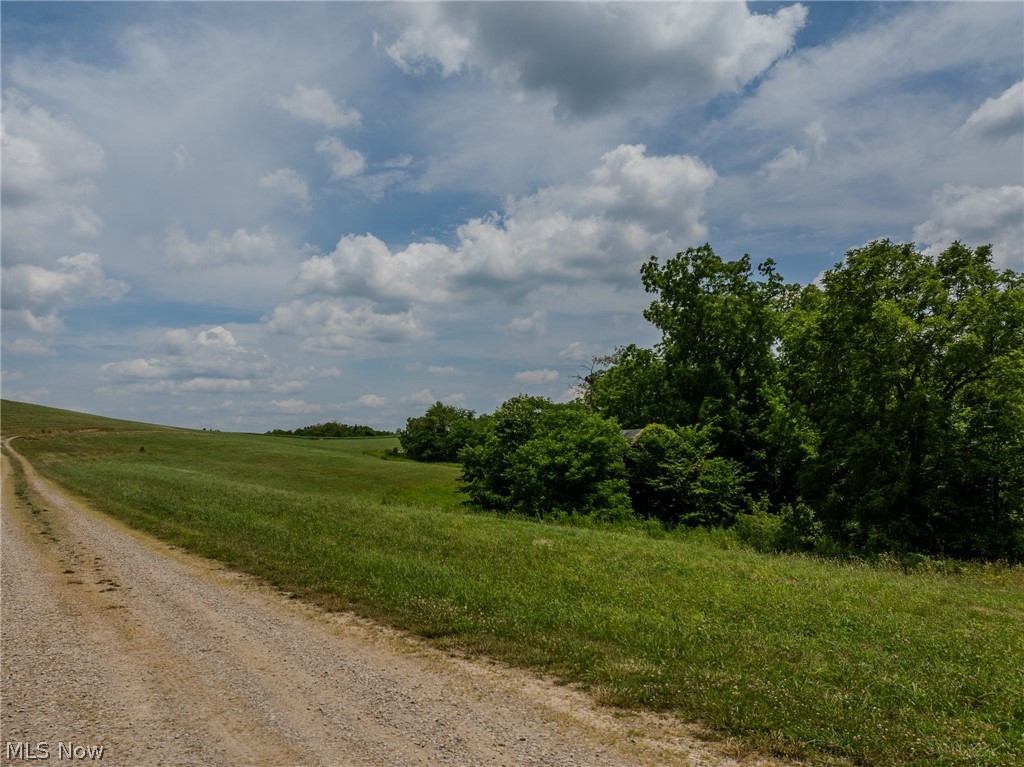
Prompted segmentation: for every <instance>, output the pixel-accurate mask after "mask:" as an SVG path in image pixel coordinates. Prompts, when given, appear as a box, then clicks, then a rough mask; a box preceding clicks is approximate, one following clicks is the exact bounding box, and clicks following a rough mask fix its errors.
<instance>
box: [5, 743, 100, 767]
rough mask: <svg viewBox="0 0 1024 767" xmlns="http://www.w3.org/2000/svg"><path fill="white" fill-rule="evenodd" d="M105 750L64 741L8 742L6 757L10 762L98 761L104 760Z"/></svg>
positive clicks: (6, 744)
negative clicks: (49, 760)
mask: <svg viewBox="0 0 1024 767" xmlns="http://www.w3.org/2000/svg"><path fill="white" fill-rule="evenodd" d="M104 748H106V746H81V745H77V744H75V743H64V742H63V741H60V742H57V743H47V742H46V741H40V742H38V743H30V742H29V741H27V740H8V741H6V743H5V749H4V755H5V756H6V757H7V760H8V761H13V760H15V759H21V760H24V761H45V760H47V759H51V758H53V759H59V760H61V761H65V762H72V761H89V760H93V761H96V760H99V759H102V758H103V749H104Z"/></svg>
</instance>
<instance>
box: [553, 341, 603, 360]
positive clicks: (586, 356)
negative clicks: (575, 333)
mask: <svg viewBox="0 0 1024 767" xmlns="http://www.w3.org/2000/svg"><path fill="white" fill-rule="evenodd" d="M594 356H595V355H594V353H592V352H591V351H590V350H589V347H588V346H587V344H585V343H584V342H583V341H573V342H572V343H571V344H569V345H568V346H566V347H565V348H564V349H562V351H560V352H559V353H558V359H560V360H565V361H567V362H589V361H590V360H591V359H592V358H593V357H594Z"/></svg>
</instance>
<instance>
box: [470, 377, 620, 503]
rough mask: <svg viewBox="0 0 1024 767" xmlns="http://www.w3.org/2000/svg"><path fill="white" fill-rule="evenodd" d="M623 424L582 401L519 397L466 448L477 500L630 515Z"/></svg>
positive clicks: (472, 486) (475, 500)
mask: <svg viewBox="0 0 1024 767" xmlns="http://www.w3.org/2000/svg"><path fill="white" fill-rule="evenodd" d="M626 450H627V442H626V440H625V438H624V437H622V435H621V434H620V433H619V427H618V424H617V423H615V422H614V421H611V420H608V419H606V418H603V417H601V416H599V415H597V414H595V413H592V412H590V411H589V410H588V409H587V408H586V407H584V406H583V405H582V404H579V403H571V404H556V403H553V402H551V401H550V400H547V399H544V398H542V397H526V396H519V397H514V398H512V399H510V400H508V401H507V402H505V403H504V404H503V405H502V406H501V407H500V408H498V410H496V411H495V413H494V415H493V416H492V417H491V418H490V419H489V420H488V421H487V424H486V429H485V436H484V439H483V441H482V443H481V444H479V445H476V446H471V447H468V448H466V449H465V450H464V451H463V453H462V461H463V483H464V485H465V489H466V492H467V494H468V495H469V497H470V499H471V500H472V501H473V503H475V504H476V505H478V506H480V507H482V508H487V509H495V510H498V511H515V512H517V513H521V514H528V515H531V516H547V515H550V514H556V515H559V514H561V515H566V514H568V515H572V514H583V515H587V516H594V517H597V518H601V519H624V518H627V517H629V516H630V515H631V509H630V505H629V495H628V485H627V483H626V467H625V464H624V460H623V459H624V456H625V453H626Z"/></svg>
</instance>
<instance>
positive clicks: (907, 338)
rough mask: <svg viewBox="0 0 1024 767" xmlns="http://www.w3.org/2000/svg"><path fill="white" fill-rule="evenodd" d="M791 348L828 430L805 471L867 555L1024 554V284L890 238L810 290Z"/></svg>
mask: <svg viewBox="0 0 1024 767" xmlns="http://www.w3.org/2000/svg"><path fill="white" fill-rule="evenodd" d="M790 331H791V332H790V333H789V334H788V335H787V338H786V340H785V342H784V343H783V349H782V350H783V357H784V359H785V368H786V370H785V374H786V380H787V382H788V386H789V389H790V391H791V392H792V394H793V396H794V397H795V398H796V399H797V400H798V401H799V402H800V403H801V406H802V408H804V409H805V412H806V414H807V415H808V417H809V419H810V420H811V421H812V422H813V423H814V424H815V425H816V428H817V429H818V431H819V432H820V443H819V445H818V448H817V450H816V453H815V455H813V456H812V457H811V458H810V459H809V460H808V461H807V464H806V466H805V469H804V471H803V472H802V477H801V489H802V491H803V493H804V496H805V497H806V498H807V499H808V500H809V501H810V502H811V503H812V504H813V505H814V507H815V509H816V511H817V512H818V514H819V516H820V518H821V519H822V521H823V522H824V524H825V525H826V528H827V530H828V532H829V533H830V534H831V535H832V536H834V537H837V538H839V539H841V540H844V541H846V542H848V543H851V544H853V545H856V546H862V547H868V548H875V549H889V548H909V549H912V550H918V551H925V552H930V553H940V554H949V555H954V556H987V557H998V556H1004V557H1007V556H1008V557H1021V556H1024V430H1022V429H1021V424H1022V423H1024V279H1022V277H1021V275H1020V274H1017V273H1014V272H1010V271H1005V272H1002V273H998V272H997V271H996V270H995V269H993V268H992V265H991V249H990V248H989V247H981V248H977V249H976V250H971V249H969V248H966V247H965V246H963V245H962V244H960V243H954V244H953V245H951V246H950V247H949V248H947V249H946V250H945V251H944V252H942V253H941V254H940V255H938V256H937V257H932V256H929V255H927V254H925V253H923V252H921V251H918V250H916V249H915V248H914V247H913V245H910V244H902V245H896V244H893V243H891V242H889V241H888V240H880V241H876V242H872V243H870V244H869V245H867V246H865V247H863V248H857V249H854V250H851V251H849V252H848V253H847V255H846V259H845V261H844V262H843V263H841V264H838V265H836V267H834V268H833V269H831V270H830V271H828V272H827V273H826V274H825V275H824V277H823V279H822V287H821V288H820V289H819V288H817V287H816V286H814V285H811V286H808V287H807V288H805V289H804V292H803V295H802V296H801V297H800V300H799V301H798V302H797V303H796V305H795V307H794V312H793V317H792V320H791V326H790Z"/></svg>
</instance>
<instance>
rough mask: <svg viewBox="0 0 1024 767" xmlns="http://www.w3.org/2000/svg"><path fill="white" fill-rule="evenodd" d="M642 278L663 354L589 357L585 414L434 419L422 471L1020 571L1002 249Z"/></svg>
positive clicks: (1021, 436)
mask: <svg viewBox="0 0 1024 767" xmlns="http://www.w3.org/2000/svg"><path fill="white" fill-rule="evenodd" d="M640 277H641V280H642V282H643V286H644V288H645V290H646V291H647V292H648V293H650V294H652V296H653V300H652V302H651V304H650V305H649V306H648V308H647V309H646V310H645V311H644V317H645V318H646V319H647V320H648V321H649V322H651V323H652V324H653V325H654V326H655V327H657V328H658V329H659V330H660V331H661V341H660V342H659V343H658V344H656V345H655V346H654V347H653V348H641V347H638V346H636V345H628V346H624V347H621V348H619V349H616V350H615V352H614V353H613V354H611V355H608V356H606V357H601V358H597V359H595V360H594V362H593V365H592V367H591V369H590V370H588V371H587V372H586V373H585V374H584V375H582V376H581V377H580V381H579V384H580V390H581V396H580V398H579V400H578V401H577V402H573V403H568V404H558V403H553V402H550V401H548V400H545V399H543V398H537V397H526V396H519V397H515V398H513V399H511V400H509V401H507V402H505V403H504V404H503V405H502V406H501V407H499V408H498V409H497V410H496V411H495V412H494V413H493V414H490V415H485V416H480V417H477V416H475V414H474V413H473V412H472V411H468V410H463V409H459V408H453V407H450V406H446V405H443V404H442V403H437V404H435V405H433V406H432V407H431V408H430V409H428V410H427V412H426V413H425V414H424V415H423V416H422V417H420V418H410V419H409V420H408V422H407V424H406V428H405V429H403V430H401V431H400V432H399V439H400V440H401V444H402V447H403V449H404V451H405V452H406V454H407V455H409V456H410V457H412V458H417V459H419V460H434V461H459V462H460V463H461V464H462V466H463V470H462V481H463V485H464V487H465V489H466V492H467V493H468V495H469V498H470V500H471V502H472V503H473V504H475V505H477V506H479V507H481V508H486V509H494V510H499V511H508V512H516V513H525V514H530V515H535V516H546V515H552V514H554V515H559V514H584V515H589V516H594V517H598V518H604V519H628V518H631V517H634V516H638V517H647V518H653V519H657V520H660V521H661V522H663V523H664V524H666V525H668V526H674V525H689V526H697V525H702V526H722V527H729V526H733V525H737V524H738V525H740V526H741V527H743V528H744V529H746V530H751V529H755V530H759V531H760V533H759V535H761V537H762V539H763V540H766V541H767V543H766V544H765V545H768V546H771V547H775V548H805V549H806V548H810V549H824V550H841V551H867V552H883V551H889V552H921V553H925V554H930V555H941V556H952V557H961V558H975V557H980V558H1006V559H1011V560H1021V559H1024V278H1022V275H1021V274H1020V273H1018V272H1015V271H1013V270H1004V271H999V270H997V269H995V268H994V267H993V264H992V252H991V248H990V247H989V246H982V247H978V248H974V249H972V248H968V247H966V246H964V245H963V244H961V243H959V242H956V243H953V244H952V245H950V246H949V247H948V248H947V249H946V250H944V251H943V252H941V253H939V254H937V255H930V254H928V253H926V252H923V251H921V250H919V249H917V248H915V247H914V246H913V245H912V244H897V243H892V242H890V241H888V240H879V241H875V242H872V243H870V244H868V245H866V246H864V247H861V248H855V249H853V250H850V251H849V252H848V253H847V254H846V257H845V259H844V260H843V261H842V262H840V263H839V264H836V265H835V266H834V267H833V268H832V269H830V270H828V271H826V272H825V273H824V274H823V275H822V277H821V278H820V279H819V280H817V281H816V282H815V283H813V284H810V285H798V284H793V283H786V282H785V281H784V280H783V279H782V277H781V276H780V275H779V274H778V272H777V271H776V268H775V264H774V263H773V262H772V261H771V260H768V261H765V262H764V263H762V264H760V265H758V266H757V267H756V269H755V268H754V267H753V266H752V264H751V260H750V257H749V256H743V257H742V258H740V259H738V260H734V261H727V260H723V259H722V258H721V257H719V256H718V255H717V254H716V253H715V252H714V250H713V249H712V248H711V246H710V245H703V246H701V247H697V248H689V249H687V250H686V251H685V252H681V253H677V254H676V255H675V256H674V257H672V258H669V259H667V260H666V261H664V262H661V261H659V260H658V259H657V258H654V257H652V258H651V259H650V260H649V261H648V262H647V263H645V264H644V265H643V267H642V268H641V273H640ZM623 429H640V430H641V431H640V432H639V434H638V435H636V436H634V437H633V438H632V439H631V440H629V439H627V438H626V437H624V436H623V435H622V433H621V430H623Z"/></svg>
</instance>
